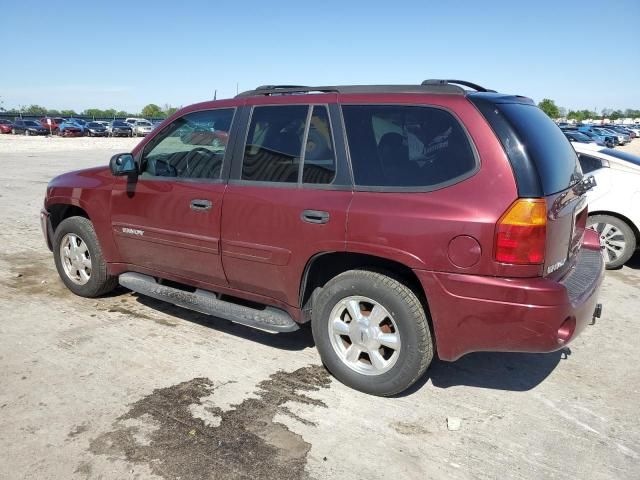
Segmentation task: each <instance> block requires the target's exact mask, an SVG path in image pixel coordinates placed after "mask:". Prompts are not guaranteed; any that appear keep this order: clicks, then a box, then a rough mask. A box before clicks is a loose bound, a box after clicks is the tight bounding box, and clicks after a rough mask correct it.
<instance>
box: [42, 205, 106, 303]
mask: <svg viewBox="0 0 640 480" xmlns="http://www.w3.org/2000/svg"><path fill="white" fill-rule="evenodd" d="M53 255H54V259H55V263H56V269H57V270H58V274H59V275H60V278H61V279H62V281H63V282H64V284H65V285H66V286H67V288H68V289H69V290H71V291H72V292H73V293H75V294H76V295H79V296H81V297H89V298H92V297H97V296H100V295H103V294H105V293H108V292H110V291H111V290H113V289H114V288H115V287H116V285H117V284H118V278H117V277H112V276H110V275H109V273H108V272H107V264H106V262H105V260H104V257H103V255H102V250H101V249H100V244H99V243H98V238H97V236H96V232H95V230H94V228H93V224H92V223H91V221H90V220H89V219H87V218H84V217H69V218H67V219H65V220H63V221H62V222H61V223H60V225H58V228H56V231H55V233H54V235H53Z"/></svg>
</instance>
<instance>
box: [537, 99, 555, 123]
mask: <svg viewBox="0 0 640 480" xmlns="http://www.w3.org/2000/svg"><path fill="white" fill-rule="evenodd" d="M538 107H539V108H540V110H542V111H543V112H544V113H546V114H547V115H548V116H549V117H551V118H558V117H559V116H560V109H559V108H558V106H557V105H556V102H554V101H553V100H551V99H550V98H543V99H542V101H541V102H540V103H539V104H538Z"/></svg>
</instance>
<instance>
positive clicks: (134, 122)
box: [124, 117, 148, 128]
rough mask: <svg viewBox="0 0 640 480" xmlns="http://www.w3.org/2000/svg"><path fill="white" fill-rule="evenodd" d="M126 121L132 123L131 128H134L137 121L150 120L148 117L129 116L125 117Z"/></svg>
mask: <svg viewBox="0 0 640 480" xmlns="http://www.w3.org/2000/svg"><path fill="white" fill-rule="evenodd" d="M124 121H125V123H128V124H129V125H131V128H133V127H134V126H135V124H136V122H146V121H148V120H147V119H146V118H139V117H128V118H125V119H124Z"/></svg>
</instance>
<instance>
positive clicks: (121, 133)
mask: <svg viewBox="0 0 640 480" xmlns="http://www.w3.org/2000/svg"><path fill="white" fill-rule="evenodd" d="M107 134H108V135H109V136H110V137H133V129H132V128H131V125H129V124H128V123H126V122H124V121H122V120H114V121H113V122H111V123H110V124H109V126H108V127H107Z"/></svg>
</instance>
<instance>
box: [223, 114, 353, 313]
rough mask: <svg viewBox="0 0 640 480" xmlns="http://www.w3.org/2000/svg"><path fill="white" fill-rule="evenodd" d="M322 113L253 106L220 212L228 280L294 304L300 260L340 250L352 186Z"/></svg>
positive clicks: (301, 261) (242, 288)
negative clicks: (244, 138)
mask: <svg viewBox="0 0 640 480" xmlns="http://www.w3.org/2000/svg"><path fill="white" fill-rule="evenodd" d="M329 118H330V116H329V109H328V107H327V106H326V105H278V106H275V105H270V106H255V107H253V110H252V113H251V120H250V121H249V126H248V132H247V135H246V138H247V140H246V144H245V145H243V146H240V148H241V147H244V149H243V150H240V148H239V149H238V150H237V152H238V155H237V156H238V157H241V158H238V160H241V162H238V163H237V164H236V163H234V166H233V170H234V171H233V172H232V178H231V179H230V181H229V186H228V187H227V192H226V193H225V200H224V211H223V213H222V259H223V263H224V267H225V271H226V273H227V278H228V280H229V284H230V285H231V287H235V288H237V289H240V290H244V291H250V292H253V293H256V294H259V295H263V296H266V297H270V298H274V299H277V300H279V301H281V302H283V303H286V304H288V305H292V306H298V296H299V289H300V281H301V277H302V275H303V272H304V268H305V265H306V264H307V262H308V260H309V259H310V258H311V257H313V256H314V255H315V254H317V253H320V252H334V251H341V250H344V246H345V235H346V233H345V232H346V215H347V210H348V207H349V202H350V201H351V197H352V191H351V187H350V185H349V183H350V182H349V180H347V178H348V172H347V171H346V168H336V165H337V164H338V165H340V164H341V163H340V162H336V148H335V147H334V141H333V135H332V133H331V122H330V120H329ZM235 161H236V160H235V159H234V162H235ZM240 164H241V165H240ZM237 167H239V168H237Z"/></svg>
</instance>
